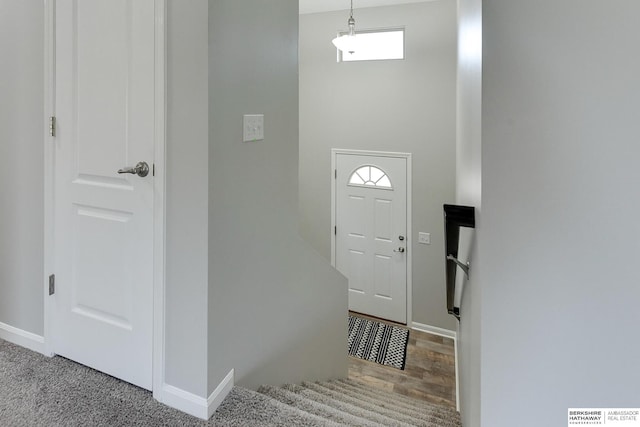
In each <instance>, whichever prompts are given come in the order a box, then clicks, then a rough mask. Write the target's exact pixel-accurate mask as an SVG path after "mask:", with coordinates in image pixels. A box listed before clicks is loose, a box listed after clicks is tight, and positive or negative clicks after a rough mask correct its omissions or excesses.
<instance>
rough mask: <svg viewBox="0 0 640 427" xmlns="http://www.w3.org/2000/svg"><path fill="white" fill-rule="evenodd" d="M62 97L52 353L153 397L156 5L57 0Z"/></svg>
mask: <svg viewBox="0 0 640 427" xmlns="http://www.w3.org/2000/svg"><path fill="white" fill-rule="evenodd" d="M54 96H55V115H56V118H57V122H56V125H57V129H56V137H55V139H54V141H55V144H56V147H55V155H54V158H55V167H54V169H55V172H54V180H55V183H54V208H53V209H54V220H53V227H54V232H53V235H54V237H53V239H54V253H55V255H54V271H55V275H56V288H55V293H54V294H53V295H52V296H51V297H50V298H52V302H51V306H52V307H53V310H52V314H51V320H52V322H53V324H52V328H51V338H52V349H53V351H54V352H55V353H56V354H59V355H62V356H65V357H67V358H70V359H72V360H75V361H77V362H80V363H82V364H85V365H87V366H90V367H93V368H95V369H98V370H100V371H102V372H105V373H108V374H110V375H112V376H115V377H118V378H121V379H123V380H125V381H128V382H130V383H133V384H136V385H138V386H141V387H144V388H146V389H151V386H152V326H153V310H152V307H153V197H154V196H153V179H154V178H153V160H154V2H153V0H108V1H106V0H103V1H99V0H57V1H56V7H55V90H54ZM138 162H146V163H147V164H148V165H149V168H150V169H151V170H150V171H149V173H148V175H147V176H144V177H142V176H138V175H137V174H119V173H118V170H119V169H121V168H123V167H126V166H135V165H136V164H137V163H138Z"/></svg>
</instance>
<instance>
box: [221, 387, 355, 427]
mask: <svg viewBox="0 0 640 427" xmlns="http://www.w3.org/2000/svg"><path fill="white" fill-rule="evenodd" d="M211 421H213V422H212V423H211ZM210 423H211V424H212V425H215V426H220V427H258V426H270V427H290V426H297V425H300V426H313V427H338V426H342V425H343V424H339V423H335V422H333V421H330V420H327V419H325V418H322V417H319V416H317V415H313V414H309V413H308V412H305V411H302V410H300V409H298V408H296V407H294V406H291V405H287V404H284V403H282V402H279V401H277V400H275V399H272V398H270V397H268V396H265V395H264V394H261V393H258V392H255V391H252V390H248V389H245V388H242V387H237V386H236V387H233V389H232V390H231V392H230V393H229V394H228V395H227V397H226V398H225V400H224V401H223V402H222V403H221V404H220V406H219V407H218V409H217V410H216V412H215V413H214V414H213V416H212V417H211V419H210Z"/></svg>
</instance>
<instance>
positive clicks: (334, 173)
mask: <svg viewBox="0 0 640 427" xmlns="http://www.w3.org/2000/svg"><path fill="white" fill-rule="evenodd" d="M333 177H334V178H335V179H338V169H334V170H333Z"/></svg>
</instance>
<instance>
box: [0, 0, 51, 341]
mask: <svg viewBox="0 0 640 427" xmlns="http://www.w3.org/2000/svg"><path fill="white" fill-rule="evenodd" d="M43 23H44V9H43V7H42V2H35V1H21V0H9V1H2V2H1V3H0V58H2V60H0V322H2V323H5V324H8V325H10V326H13V327H16V328H19V329H22V330H25V331H28V332H31V333H34V334H38V335H42V334H43V333H44V323H43V292H44V289H43V287H42V286H43V275H44V272H43V250H44V249H43V245H44V214H43V209H44V177H43V168H44V163H43V159H44V143H43V138H44V136H43V135H44V130H43V117H44V112H43V109H44V89H43V84H44V83H43V80H44V72H43V69H44V68H43V67H44V28H43Z"/></svg>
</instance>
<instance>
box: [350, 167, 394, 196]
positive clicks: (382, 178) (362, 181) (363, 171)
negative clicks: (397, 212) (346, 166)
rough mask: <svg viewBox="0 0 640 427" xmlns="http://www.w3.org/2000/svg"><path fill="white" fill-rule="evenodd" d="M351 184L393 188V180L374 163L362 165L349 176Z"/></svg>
mask: <svg viewBox="0 0 640 427" xmlns="http://www.w3.org/2000/svg"><path fill="white" fill-rule="evenodd" d="M349 185H352V186H355V187H376V188H383V189H386V190H391V189H392V188H393V187H392V186H391V180H390V179H389V177H388V176H387V174H386V173H385V172H384V171H383V170H382V169H380V168H378V167H376V166H373V165H365V166H360V167H359V168H358V169H356V170H355V171H354V172H353V173H352V174H351V176H350V177H349Z"/></svg>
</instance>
